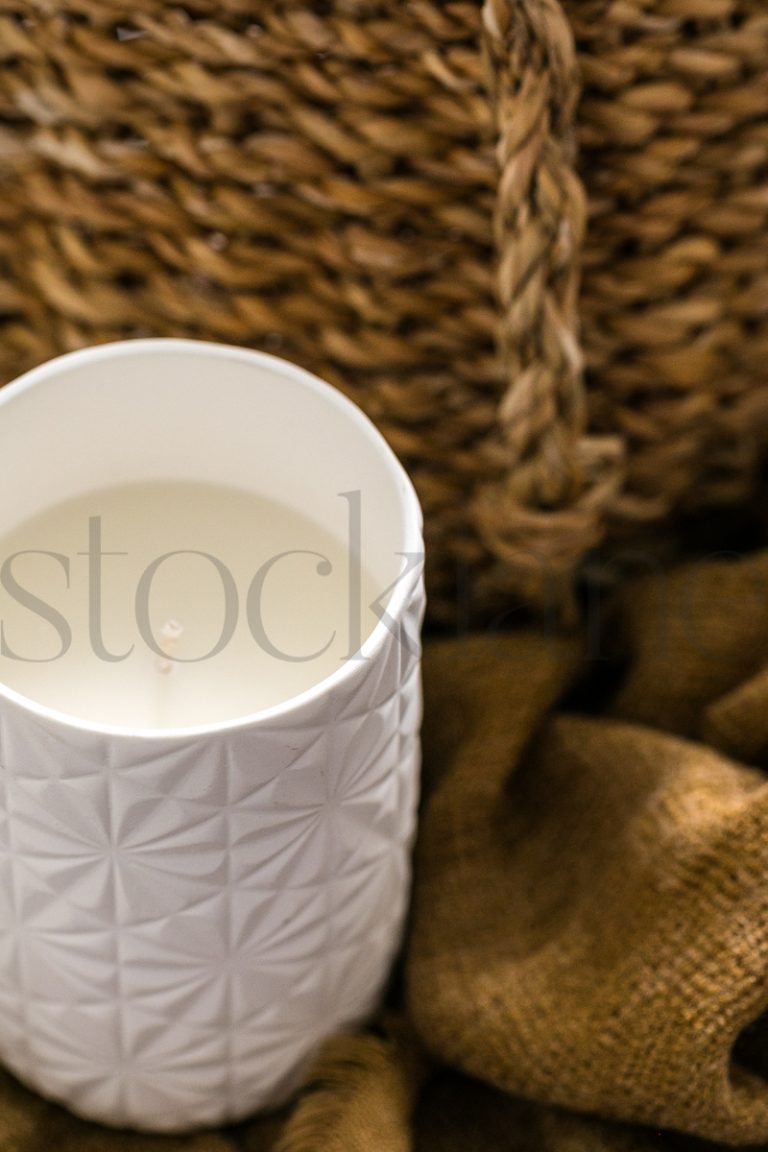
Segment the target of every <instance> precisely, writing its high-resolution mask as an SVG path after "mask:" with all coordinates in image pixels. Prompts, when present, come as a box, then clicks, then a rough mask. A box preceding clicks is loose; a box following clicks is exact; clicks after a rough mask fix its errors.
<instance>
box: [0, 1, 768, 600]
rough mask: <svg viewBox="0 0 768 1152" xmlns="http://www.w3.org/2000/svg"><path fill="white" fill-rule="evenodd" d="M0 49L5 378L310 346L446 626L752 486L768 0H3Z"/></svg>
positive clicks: (767, 388) (764, 324) (765, 328)
mask: <svg viewBox="0 0 768 1152" xmlns="http://www.w3.org/2000/svg"><path fill="white" fill-rule="evenodd" d="M574 31H575V40H576V46H577V49H578V55H579V56H580V61H579V62H580V65H581V69H580V70H581V73H582V76H583V79H584V82H585V94H584V98H583V100H582V102H581V105H580V112H579V122H578V132H579V134H580V137H581V140H580V143H581V173H582V176H583V178H584V181H585V184H586V189H587V198H586V201H585V197H584V194H583V190H582V184H581V183H580V181H579V179H578V178H577V177H576V175H575V174H574V162H575V139H574V130H573V125H574V117H575V115H576V106H577V97H578V72H579V68H578V64H577V58H576V53H575V51H574V39H573V32H574ZM0 52H1V53H2V56H3V60H2V69H1V70H0V120H1V123H0V177H2V189H3V191H2V196H0V225H1V226H2V232H1V233H0V315H1V316H2V321H3V330H2V340H0V376H2V378H3V379H8V378H10V377H11V376H13V375H16V374H17V373H18V372H20V371H21V370H23V369H25V368H27V367H29V366H30V365H32V364H34V363H36V362H39V361H41V360H43V359H44V358H46V357H48V356H50V355H52V354H54V353H56V352H59V351H62V350H66V349H70V348H75V347H79V346H81V345H83V344H87V343H95V342H99V341H104V340H110V339H115V338H120V337H126V336H139V335H149V334H155V335H186V336H193V337H204V338H208V339H216V340H224V341H229V342H234V343H241V344H248V345H253V346H258V347H262V348H266V349H268V350H273V351H276V352H278V353H279V354H281V355H284V356H286V357H288V358H291V359H294V360H296V361H298V362H300V363H302V364H304V365H306V366H307V367H309V368H311V369H313V370H315V371H316V372H318V373H320V374H321V375H323V376H325V377H326V378H327V379H329V380H331V381H332V382H334V383H336V384H337V385H338V386H340V387H341V388H342V389H343V390H344V391H345V392H347V393H348V394H349V395H351V396H352V397H353V398H354V399H355V400H356V401H357V402H358V403H360V404H361V405H362V407H363V408H365V409H366V410H367V411H368V412H369V414H370V415H371V416H372V417H373V418H374V419H375V420H376V421H377V423H378V424H379V426H380V427H381V428H382V430H383V431H384V433H385V434H386V435H387V437H388V438H389V440H390V442H391V443H392V444H393V446H394V448H395V449H396V450H397V452H398V453H399V454H400V455H401V457H402V458H403V459H404V461H405V463H406V465H407V466H408V467H409V469H410V470H411V472H412V474H413V476H414V479H415V481H416V484H417V486H418V488H419V492H420V495H421V498H422V501H423V504H424V508H425V514H426V535H427V543H428V553H429V571H428V580H429V588H430V593H431V609H432V613H433V617H435V618H443V619H446V620H455V619H456V618H457V616H458V617H459V618H460V619H463V618H464V615H465V614H467V613H472V614H473V616H474V619H476V620H477V619H479V618H481V617H483V616H485V617H487V616H488V615H489V614H490V613H492V612H495V611H498V609H499V607H500V606H502V605H505V606H506V605H508V604H509V603H511V602H513V601H511V600H510V596H513V597H514V598H515V599H516V600H517V601H527V602H535V603H538V604H539V605H541V604H542V603H544V604H547V603H555V602H557V603H561V602H562V601H563V600H564V599H567V597H568V594H569V589H570V588H571V586H572V582H573V576H574V573H575V572H576V571H577V569H578V566H579V563H580V561H581V559H582V557H583V556H584V554H585V552H586V551H587V550H588V549H590V548H591V547H593V546H594V545H596V544H597V543H598V542H599V541H600V540H601V539H602V538H603V537H604V536H605V534H606V532H610V533H614V534H620V535H621V534H623V535H625V536H626V535H627V534H631V533H632V532H633V531H636V526H637V525H638V524H640V525H647V524H648V523H654V522H658V521H659V520H661V519H662V518H665V517H668V516H669V515H670V514H671V513H672V512H673V511H674V510H676V509H677V508H679V507H683V506H686V505H689V504H691V503H694V502H695V503H698V504H704V505H705V506H708V505H710V504H712V503H715V502H723V501H726V502H727V501H734V500H738V499H740V498H742V497H743V496H744V495H745V493H746V492H748V491H749V489H750V486H751V485H752V483H753V475H754V468H755V464H756V461H757V459H758V456H759V452H760V450H761V448H762V446H763V443H764V440H765V439H766V419H765V417H766V412H767V411H768V385H767V384H766V381H765V379H764V375H763V373H762V371H761V365H762V363H763V362H764V361H765V360H766V352H768V320H767V319H766V313H767V310H766V303H767V301H766V293H767V286H768V229H767V228H766V219H767V218H768V188H767V187H766V162H767V149H768V117H767V116H766V113H768V71H767V70H766V66H765V61H766V59H768V15H767V14H765V12H764V0H611V2H610V3H609V2H608V0H569V2H567V3H566V10H565V14H564V13H563V11H562V10H561V9H560V7H559V6H558V4H557V3H556V0H518V2H516V3H515V2H513V0H486V3H485V5H484V6H482V7H481V5H480V4H479V3H475V2H462V0H459V2H455V3H451V2H448V3H446V2H439V3H438V2H437V0H408V2H399V3H395V2H394V0H325V2H323V3H316V4H311V3H308V2H306V0H305V2H304V3H300V2H297V0H187V2H186V3H185V5H184V7H183V8H180V7H176V6H174V5H173V4H171V3H167V2H165V0H133V2H132V3H130V4H129V3H125V2H123V3H117V2H114V0H62V2H59V3H56V4H53V3H51V2H50V0H27V2H26V3H24V4H22V5H19V4H18V3H14V4H10V3H5V2H4V0H0ZM587 203H588V204H589V214H590V218H591V223H590V229H589V234H588V238H587V240H586V242H585V239H584V234H585V221H586V214H587ZM582 264H583V268H584V283H583V290H582V294H581V303H580V304H579V299H578V293H579V274H580V267H581V265H582ZM579 311H580V312H581V315H582V317H583V340H584V348H585V353H586V363H587V366H588V376H587V387H586V389H585V383H584V377H583V368H582V353H581V349H580V343H579V326H578V319H577V317H578V313H579Z"/></svg>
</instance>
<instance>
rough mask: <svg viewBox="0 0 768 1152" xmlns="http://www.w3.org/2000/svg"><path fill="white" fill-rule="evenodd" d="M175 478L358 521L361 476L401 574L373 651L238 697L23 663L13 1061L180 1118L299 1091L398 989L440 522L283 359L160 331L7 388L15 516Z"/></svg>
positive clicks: (4, 492)
mask: <svg viewBox="0 0 768 1152" xmlns="http://www.w3.org/2000/svg"><path fill="white" fill-rule="evenodd" d="M41 446H42V447H41ZM153 477H154V478H155V479H164V478H172V479H174V480H192V479H194V480H195V481H200V482H215V483H219V484H229V485H230V486H232V487H234V488H239V489H244V490H247V491H253V492H255V493H259V494H260V495H262V496H265V497H272V498H279V499H280V500H281V501H282V502H283V503H285V504H287V505H288V506H290V507H295V508H297V509H301V511H302V512H303V513H304V514H305V515H307V516H309V517H311V518H312V519H313V521H314V522H316V523H317V524H318V525H320V526H321V527H323V528H324V529H325V530H327V531H328V532H329V533H331V534H332V535H335V536H336V537H337V538H339V539H342V538H344V539H346V537H342V535H341V534H342V533H343V532H344V531H345V529H346V526H347V523H348V521H347V512H348V504H347V501H346V500H345V499H339V495H340V494H341V495H343V494H345V493H346V494H348V495H350V496H351V495H352V494H354V493H359V494H360V510H361V525H360V527H361V532H360V537H359V539H360V541H361V543H360V554H361V556H364V559H365V563H366V568H367V570H368V571H369V572H370V573H371V574H372V576H373V577H374V578H375V581H376V587H377V588H380V589H382V590H384V589H388V590H389V591H388V593H384V592H382V595H383V597H386V603H387V614H386V615H385V616H384V617H383V618H381V619H380V620H379V622H378V623H377V624H376V625H375V627H374V628H373V630H372V632H371V633H370V635H369V636H368V638H367V639H366V640H365V641H364V643H363V647H362V653H363V654H364V657H365V658H364V659H352V660H348V661H346V662H345V663H342V664H340V665H339V667H338V669H337V670H336V671H334V672H332V673H331V674H330V675H329V676H328V677H327V678H326V679H325V680H322V681H321V682H320V683H317V684H314V685H313V686H312V687H311V688H309V689H307V690H306V691H305V692H304V693H302V694H301V695H297V696H294V697H292V698H290V699H287V700H285V701H284V702H283V703H282V704H278V705H275V706H274V707H273V708H270V709H267V710H264V711H262V712H260V713H259V712H256V713H254V714H253V715H251V716H249V717H245V718H243V719H242V720H235V721H233V722H232V723H228V722H226V723H225V722H222V723H210V722H206V721H205V717H201V721H200V725H199V726H197V727H192V728H185V729H182V728H178V729H173V730H166V731H165V732H162V731H161V730H153V729H151V728H149V729H144V728H119V727H112V728H110V727H108V726H107V725H105V724H99V723H96V722H95V721H94V722H90V721H84V720H76V719H71V718H67V717H66V716H63V715H61V714H60V713H57V712H55V711H53V710H51V709H48V708H46V707H45V706H43V705H42V704H40V703H39V702H36V701H34V700H32V699H29V698H25V697H23V696H21V695H19V694H18V693H16V692H14V691H13V689H11V688H10V687H9V686H8V685H7V684H0V1060H2V1062H4V1063H5V1064H6V1065H7V1066H8V1067H9V1068H10V1069H11V1070H12V1071H13V1072H15V1073H16V1074H17V1075H18V1076H19V1077H20V1078H21V1079H22V1080H24V1081H25V1082H26V1083H28V1084H30V1085H32V1086H33V1087H34V1088H37V1089H38V1090H39V1091H40V1092H41V1093H43V1094H44V1095H46V1096H49V1097H51V1098H54V1099H57V1100H60V1101H61V1102H63V1103H65V1104H67V1105H68V1106H69V1107H71V1108H72V1109H73V1110H75V1111H77V1112H79V1113H81V1114H83V1115H85V1116H88V1117H92V1118H94V1119H97V1120H101V1121H103V1122H105V1123H111V1124H122V1125H128V1126H132V1127H138V1128H148V1129H163V1130H173V1129H179V1130H181V1129H187V1128H192V1127H195V1126H202V1125H209V1124H218V1123H221V1122H224V1121H228V1120H235V1119H237V1118H239V1117H242V1116H245V1115H247V1114H249V1113H251V1112H253V1111H255V1110H256V1109H258V1108H261V1107H264V1106H267V1105H273V1104H276V1103H279V1102H280V1101H281V1100H283V1099H284V1098H285V1096H286V1095H287V1094H288V1093H289V1092H290V1091H291V1090H292V1088H294V1087H295V1086H296V1085H297V1083H298V1082H299V1081H300V1079H301V1077H302V1074H303V1072H304V1070H305V1068H306V1065H307V1062H308V1060H309V1059H311V1057H312V1055H313V1053H314V1051H315V1050H316V1048H317V1046H318V1044H319V1043H320V1042H321V1041H322V1040H323V1039H324V1038H325V1037H326V1036H328V1035H329V1034H330V1033H333V1032H335V1031H336V1030H338V1029H340V1028H343V1027H346V1026H351V1025H353V1024H355V1023H357V1022H358V1021H360V1020H361V1019H362V1018H364V1017H365V1016H366V1015H367V1014H368V1013H369V1012H370V1011H371V1009H372V1008H373V1007H374V1005H375V1004H376V1002H377V1000H378V998H379V996H380V994H381V992H382V989H383V986H384V984H385V981H386V979H387V974H388V971H389V967H390V964H391V962H392V959H393V956H394V953H395V951H396V949H397V947H398V944H399V941H400V934H401V929H402V924H403V919H404V915H405V908H406V904H407V899H408V889H409V866H410V865H409V849H410V844H411V840H412V837H413V831H414V822H415V809H416V800H417V780H418V762H419V753H418V729H419V721H420V710H421V695H420V684H419V655H418V638H419V628H420V624H421V619H422V615H423V609H424V593H423V584H422V576H421V573H420V572H419V571H416V570H411V569H412V565H411V564H410V563H409V564H408V565H405V567H406V569H407V575H403V577H402V578H401V579H397V576H398V573H400V572H401V570H402V569H403V567H404V564H403V557H404V556H408V557H409V558H415V559H420V558H421V556H422V549H423V545H422V539H421V513H420V509H419V506H418V502H417V500H416V496H415V493H414V491H413V488H412V486H411V484H410V482H409V480H408V477H407V476H406V474H405V473H404V472H403V470H402V468H401V467H400V465H399V464H398V462H397V460H396V459H395V457H394V456H393V454H392V452H391V451H390V449H389V448H388V447H387V445H386V443H385V442H384V440H383V439H382V437H381V436H380V434H379V433H378V432H377V431H376V430H375V429H374V427H373V425H371V424H370V422H369V421H368V420H367V419H366V418H365V417H364V416H363V415H362V413H361V412H360V411H359V409H357V408H355V407H354V405H352V404H351V403H350V402H349V401H348V400H346V399H345V398H344V397H343V396H341V395H340V393H338V392H336V391H335V390H333V389H331V388H329V387H328V385H326V384H324V383H323V382H322V381H319V380H317V379H316V378H315V377H313V376H310V375H309V374H308V373H306V372H304V371H302V370H301V369H299V368H296V367H295V366H293V365H290V364H287V363H286V362H285V361H280V360H276V359H275V358H274V357H269V356H264V355H262V354H260V353H255V352H251V351H248V350H244V349H237V348H225V347H221V346H219V345H210V344H198V343H196V342H194V341H184V340H170V341H162V340H161V341H157V340H147V341H140V340H139V341H131V342H127V343H123V344H116V345H111V346H102V347H99V348H95V349H88V350H85V351H83V352H76V353H72V354H71V355H69V356H66V357H63V358H61V359H59V360H57V361H53V362H51V363H50V364H47V365H41V366H40V368H37V369H35V370H33V372H31V373H29V374H28V375H27V376H26V377H24V378H22V380H20V381H17V382H16V383H15V384H12V385H9V386H7V387H5V388H3V389H2V390H0V525H3V526H6V527H7V526H8V525H10V524H12V523H14V522H15V521H16V520H18V519H19V518H22V519H23V518H25V517H29V516H33V515H35V514H36V512H37V511H39V509H40V508H41V507H47V506H50V505H51V503H52V502H55V501H56V500H61V499H65V498H69V497H72V496H77V495H78V494H79V493H82V492H89V491H91V490H92V488H93V485H94V484H99V485H106V484H110V483H112V484H115V483H127V482H132V481H135V480H137V479H141V480H147V479H151V478H153ZM254 530H257V527H256V526H255V528H254ZM350 547H351V545H350ZM351 644H352V646H354V644H353V643H352V642H351ZM3 1152H4V1150H3Z"/></svg>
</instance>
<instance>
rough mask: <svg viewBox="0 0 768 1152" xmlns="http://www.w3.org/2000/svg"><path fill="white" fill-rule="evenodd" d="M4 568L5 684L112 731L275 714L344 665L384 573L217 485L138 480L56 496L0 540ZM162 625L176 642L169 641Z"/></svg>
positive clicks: (279, 508)
mask: <svg viewBox="0 0 768 1152" xmlns="http://www.w3.org/2000/svg"><path fill="white" fill-rule="evenodd" d="M336 499H337V500H338V501H339V502H340V503H341V504H342V508H344V507H346V508H347V513H348V515H350V516H351V515H353V509H351V508H349V503H348V502H347V504H346V505H344V503H343V498H341V497H336ZM350 527H351V529H352V530H354V525H353V524H351V525H350ZM201 553H203V554H205V555H200V554H201ZM164 557H165V559H163V558H164ZM351 563H352V564H354V565H355V570H353V569H351V567H350V565H351ZM3 565H4V569H3V567H2V566H3ZM219 565H221V566H223V569H224V570H225V571H224V572H223V573H222V569H221V568H220V567H219ZM151 569H154V571H151ZM67 570H68V571H67ZM0 571H4V574H5V577H6V579H5V580H1V579H0V621H2V629H3V632H2V637H3V644H2V651H0V682H2V683H4V684H6V685H7V686H9V687H11V688H13V689H15V690H16V691H17V692H19V693H21V694H22V695H24V696H27V697H30V698H32V699H34V700H36V701H38V702H39V703H42V704H45V705H46V706H48V707H49V708H52V709H55V710H56V711H59V712H64V713H67V714H68V715H70V716H73V717H77V718H79V719H83V720H89V721H94V722H99V723H104V724H111V725H123V726H128V727H134V728H152V727H154V728H184V727H187V726H190V725H196V724H203V723H213V722H219V721H224V720H232V719H237V718H239V717H243V716H246V715H249V714H250V713H253V712H258V711H260V710H261V709H264V708H269V707H271V706H273V705H275V704H279V703H281V702H283V701H285V700H288V699H290V698H291V697H294V696H298V695H300V694H301V693H302V692H304V691H306V689H308V688H310V687H311V686H312V685H314V684H317V683H319V682H320V681H321V680H323V679H324V678H325V677H327V676H329V675H331V674H332V673H333V672H334V671H336V670H337V669H338V668H340V667H341V665H342V663H343V661H344V660H345V658H347V657H348V656H349V654H350V650H351V649H354V648H355V647H359V640H362V639H365V637H366V636H367V635H368V634H369V633H370V632H371V631H372V629H373V627H374V625H375V624H376V623H377V618H376V616H375V615H374V612H373V611H372V609H371V608H370V605H371V604H372V603H373V602H374V600H375V596H376V588H375V582H374V580H373V577H372V576H371V575H370V574H369V573H368V572H367V571H366V569H365V566H364V565H363V564H358V560H357V559H356V558H355V557H354V556H351V555H350V549H349V546H348V541H345V540H340V539H337V538H336V537H334V536H333V535H331V534H330V533H329V532H328V531H326V530H324V529H323V528H321V527H320V525H318V524H317V523H316V522H314V521H313V520H311V519H309V518H308V517H307V516H304V515H302V514H301V513H299V512H297V511H295V510H293V509H291V508H289V507H287V506H286V505H283V504H280V503H278V502H277V501H275V500H270V499H266V498H264V497H259V496H257V495H255V494H253V493H250V492H247V491H243V490H238V489H233V488H228V487H224V486H219V485H214V484H199V483H198V484H196V483H193V482H186V483H185V482H176V483H173V482H154V483H145V484H141V483H136V484H130V485H122V486H117V487H110V488H105V489H101V490H96V491H93V492H88V493H86V494H85V495H82V496H79V497H77V498H75V499H71V500H68V501H66V502H64V503H62V504H57V505H52V506H51V507H48V508H46V509H44V510H43V511H42V512H41V513H39V514H38V515H37V516H35V517H33V518H32V519H30V520H27V521H25V522H24V523H22V524H20V525H18V526H17V527H16V528H15V529H14V530H13V531H11V532H9V533H7V534H6V535H5V536H3V537H1V538H0ZM148 574H149V575H148ZM142 577H143V578H144V584H143V587H144V588H145V589H146V590H147V596H146V597H145V600H146V604H147V607H148V613H147V616H148V623H149V630H148V629H147V624H146V622H144V623H143V627H142V620H143V613H142V608H141V605H137V593H138V594H139V597H140V598H141V588H142ZM230 577H231V582H230ZM358 579H359V581H360V585H359V589H358V588H357V587H356V583H355V582H356V580H358ZM17 585H18V588H17ZM19 588H21V589H23V590H24V592H25V593H27V594H31V595H33V596H35V597H36V598H37V599H38V600H40V601H42V602H43V604H44V605H46V606H47V608H48V611H47V612H46V611H45V610H44V609H42V608H41V607H40V606H37V609H36V607H35V605H33V604H30V601H29V599H28V596H25V595H23V594H22V593H20V592H19V590H18V589H19ZM233 591H234V594H235V595H234V596H233ZM379 591H383V589H379ZM249 594H250V595H249ZM51 610H52V611H53V612H55V613H56V616H55V617H54V618H52V616H51ZM350 613H353V618H352V619H351V618H350ZM233 614H235V615H234V616H233ZM249 615H250V619H249ZM228 616H229V619H228ZM169 622H174V623H178V625H180V629H181V630H180V631H179V634H178V635H176V634H174V635H173V636H170V635H168V634H166V635H164V634H163V630H164V628H165V629H166V633H168V631H169ZM173 626H174V625H173V624H171V625H170V627H173ZM232 629H234V631H233V633H232V635H231V636H228V633H229V632H230V631H232ZM175 631H177V630H176V629H174V633H175ZM152 645H157V647H159V648H161V649H163V650H164V651H166V652H167V655H168V656H169V657H170V659H167V660H165V661H163V660H162V658H160V657H159V656H158V654H157V652H156V651H155V650H154V647H153V646H152ZM217 647H220V648H221V650H220V651H218V652H216V648H217ZM211 652H213V653H214V654H213V655H210V656H209V655H208V654H209V653H211Z"/></svg>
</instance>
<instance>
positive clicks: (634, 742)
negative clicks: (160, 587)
mask: <svg viewBox="0 0 768 1152" xmlns="http://www.w3.org/2000/svg"><path fill="white" fill-rule="evenodd" d="M603 624H604V629H603V634H602V636H601V637H600V639H599V642H598V641H597V640H596V638H595V635H594V629H593V630H591V631H590V633H589V635H590V639H589V642H588V643H587V642H586V641H585V639H584V638H583V637H581V636H579V637H563V636H558V635H554V634H552V635H548V634H546V633H543V632H541V633H537V634H533V633H521V632H517V633H506V634H501V633H499V634H490V633H489V634H485V635H482V636H474V637H471V638H463V639H452V640H442V641H437V642H433V643H431V644H430V645H428V647H427V651H426V659H425V685H426V726H425V781H424V786H425V795H424V805H423V815H422V821H421V832H420V837H419V841H418V845H417V851H416V880H415V891H414V901H413V910H412V916H411V923H410V928H409V933H408V938H407V942H406V947H405V950H404V957H403V964H402V969H401V971H400V973H399V975H398V977H397V978H396V979H395V981H394V983H393V988H392V992H391V995H390V998H389V1008H388V1010H387V1013H386V1015H384V1016H383V1017H382V1018H381V1019H380V1020H379V1021H377V1022H376V1023H375V1024H374V1025H373V1026H372V1027H371V1028H370V1029H369V1030H368V1031H366V1032H364V1033H362V1034H360V1035H355V1036H345V1037H337V1038H335V1039H334V1040H332V1041H331V1042H330V1043H329V1044H328V1045H327V1046H326V1048H325V1049H324V1050H323V1051H322V1052H321V1053H320V1055H319V1058H318V1062H317V1065H316V1068H315V1070H314V1072H313V1074H312V1075H311V1077H310V1080H309V1082H308V1084H307V1086H306V1088H305V1090H304V1091H303V1093H302V1094H301V1096H300V1097H299V1099H298V1101H297V1102H296V1103H295V1104H294V1105H293V1106H292V1107H291V1108H289V1109H287V1110H286V1111H285V1113H283V1114H281V1115H278V1116H272V1117H266V1118H261V1119H257V1120H254V1121H252V1122H251V1123H249V1124H245V1125H243V1126H241V1127H239V1128H238V1129H237V1130H230V1131H226V1132H222V1133H203V1134H199V1135H195V1136H188V1137H178V1138H170V1139H169V1138H153V1137H145V1136H137V1135H134V1134H127V1133H116V1132H110V1131H107V1130H105V1129H101V1128H99V1127H97V1126H95V1125H88V1124H85V1123H83V1122H82V1121H79V1120H76V1119H74V1118H72V1117H70V1116H68V1115H67V1114H66V1113H65V1112H64V1111H63V1110H61V1109H58V1108H56V1107H53V1106H51V1105H48V1104H45V1103H43V1102H42V1101H40V1100H39V1099H38V1098H37V1097H35V1096H33V1095H31V1094H30V1093H28V1092H26V1091H25V1090H23V1089H21V1088H20V1087H19V1086H18V1085H16V1084H15V1082H13V1081H12V1080H11V1079H10V1078H8V1077H6V1078H5V1079H3V1080H0V1152H43V1149H45V1150H48V1149H51V1150H53V1152H182V1150H183V1152H235V1150H236V1149H246V1150H247V1152H268V1150H275V1152H410V1150H413V1152H649V1150H650V1149H653V1148H660V1147H661V1148H664V1149H679V1148H683V1147H686V1148H688V1147H690V1148H699V1149H701V1148H702V1147H704V1146H705V1144H704V1143H703V1142H707V1143H710V1142H714V1144H715V1145H724V1144H727V1145H739V1144H741V1145H744V1144H757V1145H760V1144H762V1145H765V1144H766V1142H768V1023H765V1022H764V1018H766V1010H767V1009H768V777H767V776H766V775H764V772H763V768H764V767H766V766H768V553H763V554H758V555H755V556H752V557H749V558H746V559H739V558H736V557H721V558H718V559H715V560H711V561H708V562H702V563H696V564H693V565H690V566H688V567H686V568H684V569H680V570H677V571H675V572H672V573H658V574H653V575H651V576H649V577H648V578H646V579H644V580H642V581H640V582H639V583H636V584H635V585H634V586H633V587H630V588H629V589H628V590H627V591H626V592H625V593H624V594H623V597H622V600H621V602H620V603H619V604H617V605H615V606H614V609H613V611H612V612H607V613H604V614H603Z"/></svg>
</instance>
